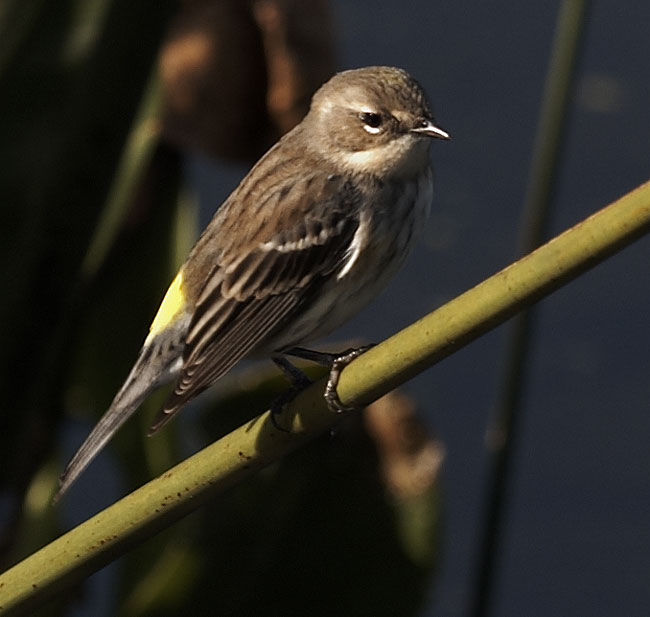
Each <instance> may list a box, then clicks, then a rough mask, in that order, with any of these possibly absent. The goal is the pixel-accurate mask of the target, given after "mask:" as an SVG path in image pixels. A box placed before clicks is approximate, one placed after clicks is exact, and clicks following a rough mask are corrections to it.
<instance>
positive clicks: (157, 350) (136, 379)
mask: <svg viewBox="0 0 650 617" xmlns="http://www.w3.org/2000/svg"><path fill="white" fill-rule="evenodd" d="M169 343H170V341H169V340H166V341H165V340H163V341H160V339H154V340H152V341H151V342H147V343H146V344H145V346H144V347H143V348H142V350H141V351H140V355H139V356H138V360H137V361H136V363H135V365H134V367H133V368H132V369H131V372H130V373H129V376H128V377H127V378H126V381H125V382H124V385H123V386H122V387H121V388H120V390H119V392H118V393H117V394H116V395H115V398H114V399H113V402H112V403H111V405H110V407H109V408H108V410H107V411H106V413H104V415H103V416H102V417H101V419H100V420H99V422H98V423H97V425H96V426H95V427H94V428H93V430H92V431H91V433H90V435H88V437H87V438H86V440H85V441H84V442H83V444H81V447H80V448H79V450H77V453H76V454H75V455H74V457H73V458H72V460H71V461H70V462H69V463H68V465H67V466H66V468H65V470H64V472H63V474H62V475H61V477H60V478H59V490H58V491H57V493H56V495H55V496H54V501H55V502H56V501H58V499H59V498H60V497H61V496H62V495H63V493H65V492H66V491H67V490H68V488H70V486H71V485H72V483H73V482H74V481H75V480H76V479H77V478H78V477H79V475H80V474H81V473H82V472H83V471H84V469H86V467H87V466H88V465H89V464H90V462H91V461H92V460H93V459H94V458H95V457H96V456H97V454H98V453H99V452H100V450H101V449H102V448H103V447H104V446H105V445H106V444H107V443H108V441H109V440H110V439H111V438H112V437H113V435H114V434H115V433H116V432H117V430H118V429H119V428H120V427H121V426H122V424H124V422H126V421H127V420H128V419H129V418H130V417H131V415H133V413H134V412H135V411H136V409H138V407H139V406H140V405H141V404H142V402H143V401H144V400H145V399H146V398H147V397H148V396H149V394H151V393H152V392H153V391H154V390H156V389H157V388H159V387H160V386H162V385H164V384H166V383H169V382H171V381H173V380H174V379H175V378H176V377H177V376H178V374H179V373H180V369H181V365H182V358H181V354H180V352H179V351H178V345H174V344H169Z"/></svg>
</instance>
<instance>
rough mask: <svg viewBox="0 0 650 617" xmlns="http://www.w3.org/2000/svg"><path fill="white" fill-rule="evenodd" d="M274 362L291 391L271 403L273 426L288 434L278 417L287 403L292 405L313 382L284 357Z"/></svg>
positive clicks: (277, 358)
mask: <svg viewBox="0 0 650 617" xmlns="http://www.w3.org/2000/svg"><path fill="white" fill-rule="evenodd" d="M272 359H273V362H275V364H276V366H278V367H279V368H280V370H281V371H282V373H283V374H284V376H285V377H286V378H287V381H288V382H289V383H290V384H291V385H290V387H289V389H288V390H286V391H285V392H283V393H282V394H280V395H279V396H276V397H275V398H274V399H273V401H271V405H270V412H271V423H272V424H273V426H274V427H275V428H276V429H277V430H279V431H283V432H285V433H286V432H288V431H287V429H285V428H283V427H282V426H280V425H279V424H278V416H279V415H280V414H281V413H282V410H283V409H284V406H285V405H286V404H287V403H290V402H291V401H292V400H293V399H294V398H295V397H296V396H297V395H298V393H300V392H302V391H303V390H304V389H305V388H306V387H307V386H310V385H311V384H312V383H313V382H312V380H311V379H309V377H307V375H305V374H304V373H303V372H302V371H301V370H300V369H299V368H298V367H296V366H294V365H293V364H291V362H289V360H287V359H286V358H283V357H282V356H274V357H273V358H272Z"/></svg>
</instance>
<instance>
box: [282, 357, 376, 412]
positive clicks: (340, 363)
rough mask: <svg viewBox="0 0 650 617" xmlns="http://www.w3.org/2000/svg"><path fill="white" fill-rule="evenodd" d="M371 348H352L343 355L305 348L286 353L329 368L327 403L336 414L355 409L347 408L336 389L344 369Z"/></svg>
mask: <svg viewBox="0 0 650 617" xmlns="http://www.w3.org/2000/svg"><path fill="white" fill-rule="evenodd" d="M371 347H374V345H363V346H362V347H351V348H350V349H346V350H345V351H343V352H341V353H324V352H320V351H314V350H312V349H305V348H304V347H292V348H291V349H288V350H286V351H285V352H284V353H285V354H287V355H289V356H295V357H296V358H302V359H303V360H309V361H311V362H316V363H318V364H322V365H324V366H329V369H330V374H329V378H328V380H327V385H326V386H325V401H326V403H327V406H328V407H329V408H330V410H331V411H333V412H334V413H342V412H344V411H352V410H353V409H355V408H354V407H346V406H345V405H344V404H343V403H342V402H341V399H340V398H339V395H338V393H337V392H336V387H337V386H338V383H339V379H340V377H341V371H343V369H344V368H345V367H346V366H347V365H348V364H350V362H352V360H354V359H355V358H358V357H359V356H360V355H361V354H362V353H364V352H366V351H368V350H369V349H370V348H371ZM290 366H291V365H290ZM294 368H295V367H294ZM296 370H297V369H296Z"/></svg>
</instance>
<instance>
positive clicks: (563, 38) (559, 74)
mask: <svg viewBox="0 0 650 617" xmlns="http://www.w3.org/2000/svg"><path fill="white" fill-rule="evenodd" d="M588 9H589V2H588V1H587V0H564V2H563V3H562V6H561V8H560V12H559V15H558V18H557V26H556V34H555V39H554V41H553V47H552V53H551V59H550V62H549V67H548V71H547V75H546V83H545V85H544V96H543V100H542V109H541V112H540V119H539V123H538V126H537V134H536V136H535V144H534V147H533V159H532V162H531V166H530V177H529V179H528V186H527V189H526V197H525V199H524V209H523V215H522V222H521V227H520V238H519V243H518V247H517V255H518V256H521V255H525V254H526V253H529V252H530V251H532V250H533V249H534V248H535V247H537V246H539V245H540V244H541V243H542V242H543V241H544V238H545V237H546V235H547V231H546V230H547V226H548V220H549V218H550V211H551V204H552V202H553V193H554V191H555V187H556V181H557V175H558V170H559V167H560V160H561V155H562V147H563V145H564V143H565V138H564V133H565V130H566V126H567V124H568V109H569V102H570V98H571V97H570V95H571V92H572V90H573V83H574V79H575V72H576V64H577V58H578V55H579V51H580V48H581V41H582V40H583V36H582V35H583V32H584V26H585V21H586V16H587V11H588ZM534 322H535V311H534V310H533V309H531V310H527V311H522V312H521V313H519V314H518V315H517V316H516V317H515V319H514V320H513V323H512V325H511V329H510V332H509V337H508V341H507V345H506V355H505V362H504V371H503V382H502V383H501V387H500V393H499V396H498V399H497V405H496V407H495V409H494V412H493V414H492V418H491V419H490V421H489V424H488V430H487V433H486V445H487V447H488V450H489V451H490V453H491V457H490V460H489V464H490V469H489V472H488V486H487V490H486V505H485V512H484V519H483V529H482V536H481V539H480V543H479V547H478V553H477V564H476V572H475V578H476V582H475V585H474V588H473V589H472V594H473V595H472V598H471V602H472V605H471V607H470V609H469V614H470V615H472V616H473V617H484V616H485V615H486V614H487V613H488V611H489V609H490V600H491V595H492V593H493V591H494V585H493V581H494V574H495V571H496V567H495V566H496V562H497V559H498V556H499V544H500V538H501V535H502V530H503V526H504V525H503V521H504V513H505V508H506V501H507V499H506V493H507V487H508V480H509V477H510V470H511V468H512V465H511V461H512V457H513V455H514V452H515V450H516V446H517V425H518V421H519V419H520V416H521V414H522V411H523V410H522V400H523V397H524V392H525V387H526V371H527V367H528V364H529V362H528V359H529V357H530V353H531V349H532V346H533V330H534Z"/></svg>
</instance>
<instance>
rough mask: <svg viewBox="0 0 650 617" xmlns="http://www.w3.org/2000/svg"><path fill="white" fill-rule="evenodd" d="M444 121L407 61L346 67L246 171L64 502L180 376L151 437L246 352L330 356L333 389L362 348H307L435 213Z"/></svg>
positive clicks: (374, 286) (176, 286)
mask: <svg viewBox="0 0 650 617" xmlns="http://www.w3.org/2000/svg"><path fill="white" fill-rule="evenodd" d="M432 137H437V138H441V139H449V135H448V134H447V133H446V132H445V131H443V130H442V129H441V128H439V127H438V126H436V124H435V122H434V118H433V115H432V113H431V109H430V107H429V104H428V102H427V99H426V96H425V94H424V92H423V90H422V88H421V87H420V85H419V84H418V83H417V82H416V81H415V80H414V79H413V78H412V77H411V76H410V75H409V74H408V73H407V72H406V71H404V70H402V69H398V68H393V67H383V66H375V67H367V68H361V69H354V70H349V71H343V72H341V73H338V74H337V75H335V76H334V77H332V78H331V79H330V80H329V81H328V82H327V83H325V84H324V85H323V86H322V87H321V88H320V89H319V90H318V91H317V92H316V94H315V95H314V97H313V99H312V101H311V106H310V109H309V113H308V114H307V115H306V116H305V118H304V119H303V120H302V122H301V123H300V124H298V125H297V126H296V127H295V128H294V129H293V130H291V131H290V132H289V133H287V134H286V135H285V136H284V137H283V138H282V139H280V140H279V141H278V142H277V143H276V144H275V145H274V146H273V147H272V148H271V149H270V150H269V151H268V152H267V153H266V154H265V155H264V156H263V157H262V158H261V159H260V160H259V161H258V162H257V163H256V164H255V166H254V167H253V168H252V169H251V170H250V172H249V173H248V175H247V176H246V177H245V178H244V179H243V180H242V181H241V183H240V184H239V186H238V187H237V188H236V189H235V190H234V191H233V193H232V194H231V195H230V196H229V197H228V199H226V201H225V202H224V203H223V205H222V206H221V207H220V208H219V209H218V210H217V213H216V214H215V215H214V217H213V219H212V220H211V222H210V223H209V224H208V226H207V228H206V229H205V231H204V232H203V233H202V235H201V236H200V238H199V240H198V241H197V243H196V245H195V246H194V248H193V249H192V250H191V252H190V254H189V256H188V258H187V260H186V261H185V263H184V264H183V266H182V267H181V269H180V271H179V272H178V274H177V275H176V278H175V279H174V280H173V282H172V283H171V285H170V287H169V289H168V291H167V293H166V295H165V297H164V299H163V301H162V304H161V306H160V308H159V310H158V312H157V314H156V316H155V318H154V320H153V322H152V324H151V327H150V331H149V335H148V336H147V338H146V340H145V342H144V345H143V347H142V349H141V351H140V354H139V356H138V358H137V360H136V362H135V365H134V367H133V368H132V370H131V372H130V374H129V375H128V377H127V378H126V381H125V382H124V384H123V386H122V388H121V389H120V390H119V392H118V393H117V395H116V396H115V398H114V399H113V402H112V403H111V405H110V407H109V408H108V410H107V411H106V413H105V414H104V415H103V417H102V418H101V419H100V420H99V422H98V423H97V425H96V426H95V428H94V429H93V430H92V432H91V433H90V435H89V436H88V437H87V439H86V440H85V441H84V443H83V444H82V445H81V447H80V448H79V450H78V452H77V453H76V454H75V456H74V458H73V459H72V460H71V461H70V463H69V464H68V466H67V467H66V469H65V471H64V473H63V475H62V476H61V478H60V486H59V491H58V493H57V496H56V498H58V497H60V495H62V494H63V493H64V492H65V491H66V490H67V489H68V488H69V487H70V485H71V484H72V483H73V482H74V480H75V479H76V478H77V477H78V476H79V474H80V473H81V472H82V471H83V470H84V469H85V468H86V466H87V465H88V464H89V463H90V461H91V460H92V459H93V458H94V457H95V456H96V455H97V453H98V452H99V451H100V450H101V449H102V448H103V447H104V445H105V444H106V443H107V442H108V440H109V439H110V438H111V437H112V436H113V434H114V433H115V432H116V431H117V430H118V429H119V427H120V426H121V425H122V424H123V423H124V422H125V421H126V420H127V419H128V418H129V417H130V416H131V415H132V414H133V412H134V411H135V410H136V409H137V408H138V407H139V406H140V404H141V403H142V402H143V400H144V399H145V398H146V397H147V396H148V395H149V394H151V392H153V391H154V390H155V389H157V388H159V387H160V386H162V385H164V384H167V383H170V382H173V381H175V382H176V383H175V387H174V389H173V391H172V392H171V394H170V395H169V397H168V399H167V401H166V403H165V405H164V407H163V409H162V410H161V411H160V413H159V415H158V416H157V417H156V419H155V420H154V422H153V424H152V426H151V429H150V434H151V433H153V432H155V431H157V430H158V429H159V428H160V427H161V426H163V424H165V423H166V422H167V421H168V420H169V419H170V418H172V416H174V414H176V412H177V411H179V410H180V409H181V408H182V407H183V406H184V405H185V404H186V403H187V402H188V401H190V400H191V399H193V398H194V397H196V396H197V395H198V394H199V393H201V392H202V391H203V390H205V389H206V388H208V387H209V386H211V385H212V384H214V383H215V382H216V381H217V380H218V379H219V378H220V377H222V376H223V375H224V374H225V373H226V372H228V371H229V370H230V369H231V368H232V367H233V366H234V365H235V364H236V363H237V362H238V361H239V360H241V359H242V358H244V357H247V356H248V357H250V356H254V357H255V356H267V357H268V356H271V357H272V359H273V360H274V361H275V362H276V364H277V365H278V366H279V367H280V368H281V369H282V370H283V371H284V373H285V374H286V375H287V377H288V378H289V380H290V381H291V382H292V383H294V384H298V383H300V381H301V373H300V371H299V370H298V369H297V368H295V367H293V365H292V364H290V363H289V361H288V360H287V359H286V357H285V356H286V355H292V356H298V357H303V358H307V359H310V360H316V361H319V360H322V359H323V358H324V359H325V361H327V362H328V363H330V364H331V365H332V367H333V368H332V373H331V375H330V382H329V384H328V389H327V393H326V398H327V400H328V404H329V405H330V407H331V408H333V409H335V410H341V409H342V405H341V404H340V401H339V400H338V397H337V396H336V381H337V379H338V373H339V372H340V369H341V367H342V365H344V364H345V363H347V362H349V361H350V360H351V359H352V358H354V357H356V355H358V353H359V350H350V351H349V352H346V353H344V354H342V355H340V356H333V355H330V354H319V352H312V351H310V350H307V349H303V348H301V347H298V345H302V344H305V343H306V342H309V341H313V340H315V339H318V338H320V337H322V336H324V335H326V334H328V333H329V332H331V331H332V330H334V329H335V328H336V327H338V326H339V325H341V324H342V323H343V322H345V321H346V320H347V319H349V318H350V317H351V316H352V315H354V314H355V313H357V312H358V311H359V310H360V309H361V308H362V307H363V306H364V305H365V304H367V303H368V302H369V301H370V300H371V299H372V298H373V297H374V296H376V295H377V294H378V293H379V291H381V289H382V288H383V287H384V286H385V285H386V283H387V282H388V280H389V279H390V278H391V277H392V276H393V274H394V273H395V272H396V271H397V269H398V268H399V267H400V266H401V265H402V263H403V262H404V260H405V258H406V256H407V255H408V253H409V251H410V249H411V247H412V246H413V244H414V242H415V240H416V236H417V235H418V233H419V232H420V231H421V229H422V227H423V224H424V221H425V219H426V217H427V215H428V212H429V208H430V204H431V199H432V193H433V185H432V171H431V167H430V161H429V146H430V143H431V140H430V138H432Z"/></svg>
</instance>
